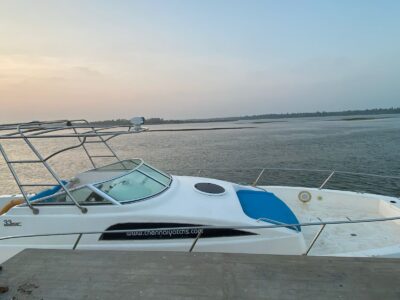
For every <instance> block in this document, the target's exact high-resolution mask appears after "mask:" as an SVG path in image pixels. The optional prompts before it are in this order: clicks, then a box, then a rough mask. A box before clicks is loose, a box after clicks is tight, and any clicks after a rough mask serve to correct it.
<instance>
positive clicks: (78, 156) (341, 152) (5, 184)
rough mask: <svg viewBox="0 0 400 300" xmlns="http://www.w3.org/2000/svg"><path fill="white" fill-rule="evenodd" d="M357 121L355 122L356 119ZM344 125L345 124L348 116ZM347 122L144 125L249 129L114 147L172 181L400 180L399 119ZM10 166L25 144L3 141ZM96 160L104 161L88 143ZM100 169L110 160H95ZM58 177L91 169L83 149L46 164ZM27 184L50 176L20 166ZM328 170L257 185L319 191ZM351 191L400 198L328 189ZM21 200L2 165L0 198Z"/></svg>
mask: <svg viewBox="0 0 400 300" xmlns="http://www.w3.org/2000/svg"><path fill="white" fill-rule="evenodd" d="M357 117H360V116H357ZM346 118H348V117H346ZM368 118H371V116H368ZM343 119H344V117H331V118H299V119H287V120H285V119H283V120H279V121H278V120H276V121H271V120H265V123H263V122H262V121H260V120H257V121H254V122H253V121H241V122H227V123H203V124H180V125H157V126H155V125H154V126H149V127H150V128H151V129H167V128H174V129H182V128H206V127H237V126H251V127H255V128H245V129H227V130H215V131H177V132H176V131H175V132H147V133H141V134H134V135H131V136H122V137H117V138H115V139H113V140H111V145H112V147H113V148H114V149H115V151H116V152H117V153H118V154H119V156H120V157H121V158H133V157H140V158H143V159H144V160H146V161H147V162H149V163H150V164H152V165H153V166H155V167H157V168H159V169H163V170H166V171H168V172H171V173H173V174H185V175H199V176H204V177H213V178H221V179H225V180H230V181H234V182H239V183H251V182H253V181H254V180H255V178H256V177H257V176H258V174H259V173H260V171H261V170H262V169H263V168H293V169H318V170H321V169H323V170H336V171H349V172H361V173H373V174H379V175H394V176H398V177H399V178H400V116H399V115H390V116H377V117H376V118H375V119H365V120H343ZM1 143H2V145H3V146H4V147H5V149H6V150H7V151H8V153H9V154H10V158H11V159H30V158H34V157H33V156H32V155H31V154H30V153H29V151H28V149H27V148H26V147H25V146H24V144H23V143H22V142H15V141H10V142H9V141H7V142H6V141H2V142H1ZM73 143H76V141H75V140H73V139H57V140H46V141H44V140H41V141H35V145H37V147H38V148H39V149H40V151H42V152H43V154H44V155H47V154H50V153H51V152H52V151H55V150H57V149H60V148H61V147H63V146H67V145H72V144H73ZM91 147H93V148H91V149H90V150H91V151H93V152H96V154H107V153H106V151H104V149H103V148H99V147H98V146H95V145H94V144H92V146H91ZM97 161H98V163H99V165H100V164H102V163H106V162H107V161H106V160H104V161H101V160H100V159H98V160H97ZM50 163H51V165H52V166H53V167H54V169H55V170H56V171H57V172H58V173H59V174H60V176H61V177H62V178H66V179H67V178H70V177H72V176H73V175H74V174H75V173H76V172H78V171H83V170H86V169H89V168H90V167H91V165H90V163H89V161H88V160H87V158H86V156H85V154H84V152H83V150H81V149H80V150H73V151H70V152H67V153H64V154H61V155H59V156H57V157H55V158H53V159H51V160H50ZM17 171H18V172H19V174H20V175H21V178H22V179H23V181H24V182H27V183H33V182H37V183H38V182H44V181H49V180H50V177H49V176H48V174H47V172H46V171H45V170H44V168H38V166H37V165H23V166H22V165H21V166H18V168H17ZM329 174H330V172H329V171H326V172H325V171H324V172H320V171H287V170H286V171H278V170H265V172H264V173H263V176H262V177H261V178H260V180H259V184H265V185H268V184H274V185H275V184H276V185H302V186H310V187H318V186H320V185H321V183H322V182H323V181H324V179H325V178H326V177H327V176H328V175H329ZM326 187H327V188H338V189H345V190H353V191H368V192H373V193H378V194H389V195H396V196H400V179H398V178H397V179H396V178H394V179H390V178H381V177H369V176H356V175H350V174H341V173H335V175H334V176H333V177H332V179H331V180H330V181H329V182H328V184H327V185H326ZM12 193H18V188H17V186H16V185H15V184H14V182H13V179H12V176H11V175H10V174H9V171H8V169H7V166H6V164H5V163H4V161H3V160H0V194H12Z"/></svg>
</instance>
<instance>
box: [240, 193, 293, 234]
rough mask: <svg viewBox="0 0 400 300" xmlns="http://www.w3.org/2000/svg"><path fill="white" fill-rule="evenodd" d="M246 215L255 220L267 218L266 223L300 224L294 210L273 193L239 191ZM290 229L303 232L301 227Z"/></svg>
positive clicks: (291, 227)
mask: <svg viewBox="0 0 400 300" xmlns="http://www.w3.org/2000/svg"><path fill="white" fill-rule="evenodd" d="M236 193H237V195H238V198H239V201H240V204H241V205H242V209H243V211H244V213H245V214H246V215H247V216H248V217H250V218H253V219H256V220H257V219H260V218H265V219H268V220H264V221H266V222H270V223H274V224H298V223H299V220H297V218H296V216H295V214H294V213H293V212H292V210H291V209H290V208H289V207H288V206H287V205H286V204H285V203H284V202H283V201H282V200H280V199H279V198H278V197H276V196H275V195H274V194H273V193H269V192H264V191H253V190H239V191H237V192H236ZM288 228H290V229H293V230H296V231H301V227H300V226H288Z"/></svg>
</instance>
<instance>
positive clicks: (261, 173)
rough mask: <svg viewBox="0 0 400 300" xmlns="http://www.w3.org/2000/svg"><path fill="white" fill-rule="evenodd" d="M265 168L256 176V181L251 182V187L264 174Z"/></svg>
mask: <svg viewBox="0 0 400 300" xmlns="http://www.w3.org/2000/svg"><path fill="white" fill-rule="evenodd" d="M264 171H265V168H264V169H262V170H261V172H260V174H258V176H257V178H256V180H255V181H254V182H253V184H252V186H256V185H257V183H258V181H259V180H260V178H261V176H262V175H263V174H264Z"/></svg>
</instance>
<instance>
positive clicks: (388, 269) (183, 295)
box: [0, 249, 400, 300]
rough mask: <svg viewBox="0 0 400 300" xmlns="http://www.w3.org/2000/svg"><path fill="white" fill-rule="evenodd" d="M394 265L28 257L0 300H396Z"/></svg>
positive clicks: (12, 269)
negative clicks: (141, 299) (137, 299)
mask: <svg viewBox="0 0 400 300" xmlns="http://www.w3.org/2000/svg"><path fill="white" fill-rule="evenodd" d="M399 278H400V259H390V258H380V259H379V258H344V257H342V258H339V257H306V256H276V255H248V254H221V253H183V252H125V251H79V250H77V251H72V250H38V249H35V250H33V249H27V250H24V251H22V252H21V253H19V254H18V255H16V256H14V257H13V258H11V259H10V260H8V261H7V262H5V263H4V264H3V270H2V271H1V272H0V286H8V287H9V291H8V292H6V293H4V294H0V299H19V300H21V299H132V298H135V299H136V298H143V299H399V298H400V285H399V284H398V280H399Z"/></svg>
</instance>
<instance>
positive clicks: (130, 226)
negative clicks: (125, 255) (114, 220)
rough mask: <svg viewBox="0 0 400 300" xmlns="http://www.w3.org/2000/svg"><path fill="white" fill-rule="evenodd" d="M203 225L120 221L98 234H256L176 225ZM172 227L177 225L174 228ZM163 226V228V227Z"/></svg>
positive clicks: (105, 236)
mask: <svg viewBox="0 0 400 300" xmlns="http://www.w3.org/2000/svg"><path fill="white" fill-rule="evenodd" d="M199 226H203V225H196V224H180V223H122V224H116V225H113V226H110V227H109V228H107V231H108V232H107V233H103V234H102V235H101V236H100V240H169V239H193V238H196V237H197V235H198V234H199V232H200V231H201V232H202V234H201V238H213V237H219V238H222V237H233V236H246V235H256V233H253V232H248V231H243V230H235V229H217V228H215V229H214V228H204V229H198V228H193V229H191V228H189V229H188V228H186V229H181V228H178V227H199ZM174 227H177V228H176V229H175V228H174ZM163 228H165V229H163ZM114 230H132V231H127V232H115V233H113V231H114Z"/></svg>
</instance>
